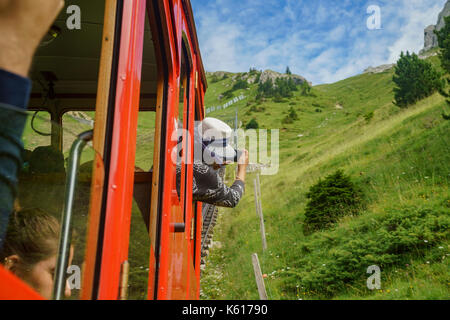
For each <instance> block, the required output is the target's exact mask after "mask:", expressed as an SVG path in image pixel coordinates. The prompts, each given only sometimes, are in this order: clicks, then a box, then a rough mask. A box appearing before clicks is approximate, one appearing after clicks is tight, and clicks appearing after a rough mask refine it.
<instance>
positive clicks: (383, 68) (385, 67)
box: [364, 64, 395, 73]
mask: <svg viewBox="0 0 450 320" xmlns="http://www.w3.org/2000/svg"><path fill="white" fill-rule="evenodd" d="M394 66H395V64H383V65H381V66H378V67H368V68H367V69H366V70H364V73H382V72H385V71H387V70H390V69H392V68H393V67H394Z"/></svg>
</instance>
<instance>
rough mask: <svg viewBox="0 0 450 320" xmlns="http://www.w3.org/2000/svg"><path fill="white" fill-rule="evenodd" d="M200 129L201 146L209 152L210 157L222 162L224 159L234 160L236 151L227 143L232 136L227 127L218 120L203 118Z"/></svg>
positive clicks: (230, 130)
mask: <svg viewBox="0 0 450 320" xmlns="http://www.w3.org/2000/svg"><path fill="white" fill-rule="evenodd" d="M200 128H201V129H200ZM200 128H199V130H200V132H199V133H201V136H202V141H203V145H204V146H206V149H207V150H208V151H210V152H211V155H212V157H214V158H217V159H220V160H221V161H224V162H226V159H229V160H232V159H234V157H235V155H236V150H234V148H233V147H232V146H231V145H230V143H229V141H230V139H231V138H232V135H233V130H232V129H231V127H230V126H229V125H227V124H226V123H225V122H223V121H221V120H219V119H215V118H205V119H203V121H202V122H201V125H200Z"/></svg>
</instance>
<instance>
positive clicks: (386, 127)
mask: <svg viewBox="0 0 450 320" xmlns="http://www.w3.org/2000/svg"><path fill="white" fill-rule="evenodd" d="M443 101H444V98H443V97H441V96H440V95H439V94H435V95H433V96H432V97H430V98H428V99H425V100H422V101H421V102H419V103H418V104H417V105H416V106H413V107H410V108H408V109H406V110H404V111H402V112H400V113H398V114H396V115H394V116H392V117H391V118H389V119H386V120H383V121H381V122H378V123H377V124H376V125H374V126H370V127H368V128H367V129H366V130H365V132H364V134H361V135H357V136H355V137H354V139H351V140H347V141H346V142H344V143H341V144H339V145H336V146H334V147H332V148H330V149H329V150H328V151H327V152H326V153H325V154H323V155H320V156H318V157H315V158H313V159H311V160H309V161H307V162H306V163H303V164H302V165H300V167H299V169H298V170H297V173H298V175H302V174H304V173H305V172H307V171H308V170H310V169H311V168H313V167H316V166H318V165H319V164H321V163H324V162H326V161H328V160H330V159H332V158H334V157H337V156H339V155H341V154H343V153H345V152H348V151H350V150H352V149H354V148H357V147H359V146H361V145H363V144H365V143H367V142H369V141H371V140H374V139H376V138H377V137H379V136H381V135H383V134H385V133H387V132H388V131H390V130H392V129H393V128H395V127H397V126H399V125H400V124H401V123H402V122H403V121H405V120H407V119H409V118H411V117H414V116H417V115H419V114H421V113H424V112H426V111H428V110H429V109H432V108H434V107H436V106H437V105H438V104H439V103H440V102H443Z"/></svg>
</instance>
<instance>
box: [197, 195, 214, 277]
mask: <svg viewBox="0 0 450 320" xmlns="http://www.w3.org/2000/svg"><path fill="white" fill-rule="evenodd" d="M217 212H218V209H217V207H216V206H214V205H210V204H204V205H203V210H202V217H203V225H202V244H201V247H202V249H201V262H200V266H201V269H202V270H203V269H204V268H205V265H206V258H207V257H208V254H209V248H210V247H211V244H212V237H213V232H214V226H215V225H216V222H217Z"/></svg>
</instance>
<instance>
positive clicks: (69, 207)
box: [53, 130, 94, 300]
mask: <svg viewBox="0 0 450 320" xmlns="http://www.w3.org/2000/svg"><path fill="white" fill-rule="evenodd" d="M93 135H94V132H93V131H92V130H89V131H86V132H83V133H81V134H80V135H79V136H78V137H77V139H76V140H75V142H74V143H73V144H72V147H71V149H70V156H69V169H68V175H67V178H66V190H65V200H64V208H63V212H62V219H61V232H60V238H59V248H58V260H57V263H56V270H55V278H54V285H53V299H54V300H61V299H62V297H63V293H64V289H65V282H66V272H67V267H68V263H69V253H70V245H71V238H72V215H73V204H74V199H75V189H76V185H77V176H78V168H79V166H80V156H81V153H82V152H83V149H84V147H85V146H86V144H87V143H88V142H89V141H92V138H93Z"/></svg>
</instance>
